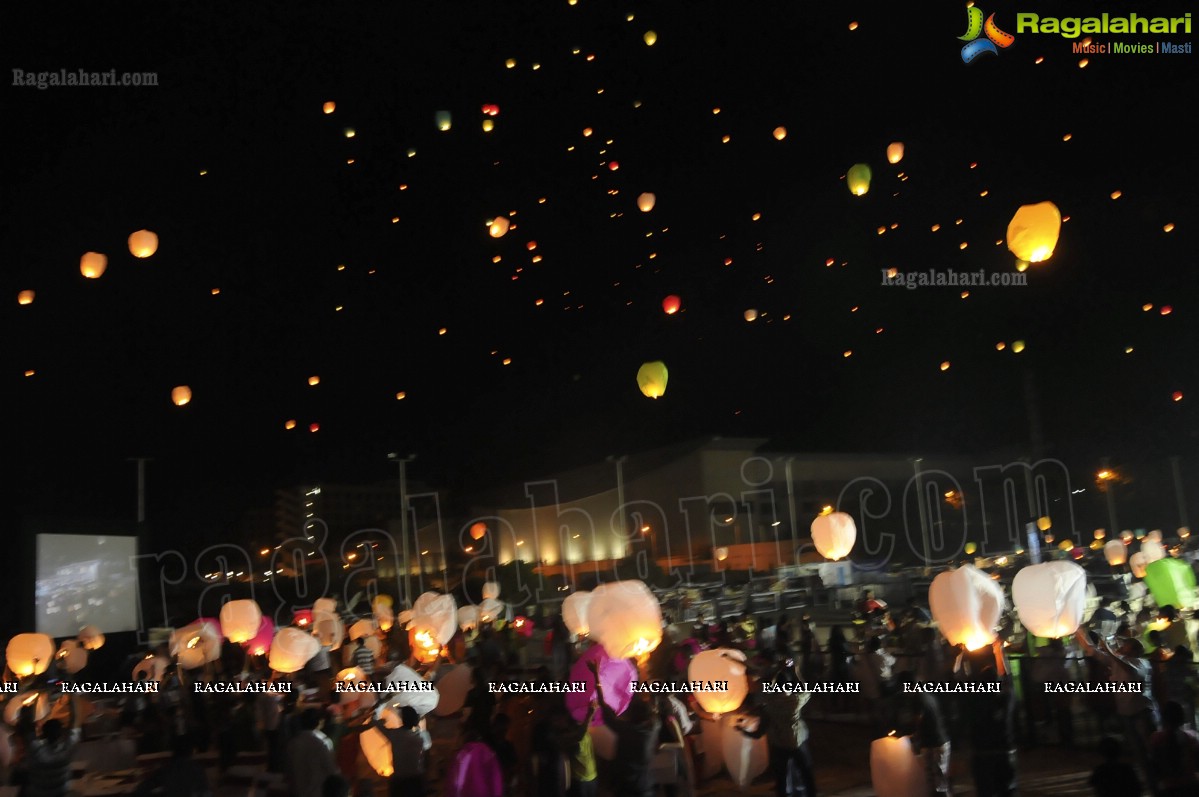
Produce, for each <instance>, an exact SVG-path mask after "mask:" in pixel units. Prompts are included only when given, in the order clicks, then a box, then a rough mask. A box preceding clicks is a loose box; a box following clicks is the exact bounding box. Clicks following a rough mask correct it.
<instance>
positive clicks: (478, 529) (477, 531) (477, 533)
mask: <svg viewBox="0 0 1199 797" xmlns="http://www.w3.org/2000/svg"><path fill="white" fill-rule="evenodd" d="M485 536H487V524H486V523H484V522H482V521H479V522H478V523H472V524H471V526H470V537H471V539H472V540H481V539H483V538H484V537H485Z"/></svg>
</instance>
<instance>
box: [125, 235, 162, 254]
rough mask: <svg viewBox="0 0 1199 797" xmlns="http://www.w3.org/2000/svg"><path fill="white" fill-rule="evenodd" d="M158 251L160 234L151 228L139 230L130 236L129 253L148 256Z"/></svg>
mask: <svg viewBox="0 0 1199 797" xmlns="http://www.w3.org/2000/svg"><path fill="white" fill-rule="evenodd" d="M157 251H158V236H157V235H156V234H155V233H152V232H150V231H149V230H138V231H137V232H135V233H133V234H132V235H130V236H129V254H131V255H133V256H134V257H137V258H147V257H150V256H151V255H152V254H154V253H155V252H157Z"/></svg>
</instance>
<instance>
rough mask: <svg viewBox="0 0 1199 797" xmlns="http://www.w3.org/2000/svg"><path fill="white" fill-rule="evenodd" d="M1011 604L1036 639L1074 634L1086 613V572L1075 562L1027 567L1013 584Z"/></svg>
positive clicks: (1018, 574)
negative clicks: (1014, 606)
mask: <svg viewBox="0 0 1199 797" xmlns="http://www.w3.org/2000/svg"><path fill="white" fill-rule="evenodd" d="M1120 547H1121V548H1123V547H1124V546H1123V545H1120ZM1012 602H1013V603H1015V604H1016V614H1018V615H1019V616H1020V622H1022V623H1023V624H1024V627H1025V628H1027V629H1028V630H1029V631H1030V632H1032V633H1033V634H1035V635H1036V636H1039V637H1045V638H1047V639H1058V638H1059V637H1064V636H1066V635H1068V634H1073V633H1074V632H1075V631H1077V630H1078V626H1079V625H1081V624H1082V621H1083V615H1084V613H1085V612H1086V609H1087V571H1085V570H1083V569H1082V568H1081V567H1080V566H1078V565H1076V564H1075V563H1074V562H1063V561H1053V562H1044V563H1042V564H1039V565H1029V566H1028V567H1025V568H1023V569H1022V570H1021V571H1020V572H1019V573H1017V574H1016V578H1015V580H1014V581H1013V582H1012Z"/></svg>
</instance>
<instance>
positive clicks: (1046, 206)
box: [1007, 202, 1062, 263]
mask: <svg viewBox="0 0 1199 797" xmlns="http://www.w3.org/2000/svg"><path fill="white" fill-rule="evenodd" d="M1061 231H1062V214H1061V212H1060V211H1059V210H1058V209H1057V205H1055V204H1053V203H1052V202H1039V203H1037V204H1035V205H1022V206H1021V207H1020V209H1019V210H1017V211H1016V215H1014V216H1012V220H1011V221H1010V222H1008V226H1007V248H1008V249H1010V250H1011V252H1012V254H1014V255H1015V256H1016V257H1017V258H1018V259H1020V260H1026V261H1028V262H1029V263H1040V262H1042V261H1045V260H1048V259H1049V257H1050V255H1052V254H1053V250H1054V248H1055V247H1056V246H1057V238H1058V235H1059V234H1060V233H1061Z"/></svg>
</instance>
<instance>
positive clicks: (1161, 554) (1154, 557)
mask: <svg viewBox="0 0 1199 797" xmlns="http://www.w3.org/2000/svg"><path fill="white" fill-rule="evenodd" d="M1140 552H1141V553H1143V554H1144V555H1145V564H1146V565H1151V564H1153V563H1154V562H1156V561H1158V560H1160V559H1165V558H1166V549H1165V547H1164V546H1163V545H1162V544H1161V542H1159V541H1157V540H1151V539H1149V538H1148V537H1146V538H1145V539H1143V540H1141V551H1140Z"/></svg>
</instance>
